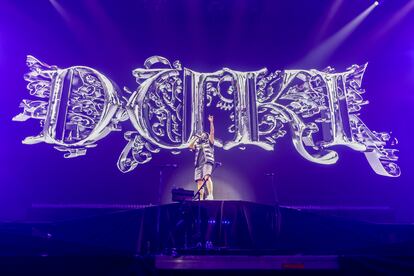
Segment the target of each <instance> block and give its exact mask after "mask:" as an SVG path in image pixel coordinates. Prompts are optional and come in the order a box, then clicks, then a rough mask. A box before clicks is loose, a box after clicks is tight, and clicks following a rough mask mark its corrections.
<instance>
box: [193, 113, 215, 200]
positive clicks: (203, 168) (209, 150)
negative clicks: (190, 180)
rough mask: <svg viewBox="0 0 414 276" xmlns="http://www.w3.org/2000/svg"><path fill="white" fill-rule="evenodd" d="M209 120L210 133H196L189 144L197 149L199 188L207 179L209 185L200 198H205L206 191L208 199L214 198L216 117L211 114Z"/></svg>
mask: <svg viewBox="0 0 414 276" xmlns="http://www.w3.org/2000/svg"><path fill="white" fill-rule="evenodd" d="M208 120H209V122H210V134H208V133H207V132H202V133H199V134H196V135H195V136H194V137H193V138H192V139H191V140H190V144H189V148H190V150H195V161H194V165H195V172H194V180H195V181H196V182H197V190H199V189H200V187H201V186H202V185H203V182H204V180H206V181H207V183H206V184H207V185H206V186H205V188H204V189H201V191H200V195H199V196H200V200H203V199H204V196H205V193H204V190H205V191H206V194H207V196H206V199H207V200H212V199H214V197H213V181H212V179H211V173H212V172H213V167H214V118H213V116H211V115H209V116H208Z"/></svg>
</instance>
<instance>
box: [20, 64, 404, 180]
mask: <svg viewBox="0 0 414 276" xmlns="http://www.w3.org/2000/svg"><path fill="white" fill-rule="evenodd" d="M27 65H28V67H29V69H30V71H29V73H27V74H26V75H25V80H27V81H28V85H27V88H28V90H29V92H30V94H31V95H32V96H35V97H37V98H39V99H36V100H23V101H22V103H21V107H22V108H23V112H22V113H20V114H19V115H17V116H15V117H14V118H13V120H16V121H25V120H27V119H29V118H35V119H40V120H41V126H42V128H43V130H42V131H41V132H40V134H39V135H37V136H31V137H27V138H26V139H24V140H23V143H24V144H35V143H39V142H46V143H49V144H53V145H55V148H56V149H58V150H60V151H65V152H66V154H65V155H64V156H65V157H66V158H71V157H76V156H80V155H84V154H85V153H86V150H87V149H88V148H91V147H94V146H96V142H97V141H98V140H100V139H102V138H104V137H105V136H106V135H108V134H109V133H110V132H111V131H120V130H121V127H120V124H122V122H124V121H126V120H130V121H131V122H132V125H133V127H134V130H133V131H126V132H125V133H124V137H125V139H126V141H127V144H126V146H125V148H124V150H123V151H122V153H121V154H120V157H119V159H118V168H119V169H120V170H121V171H122V172H129V171H131V170H133V169H134V168H136V167H137V165H138V164H143V163H146V162H149V161H150V160H151V158H152V155H153V154H155V153H157V152H159V151H160V150H161V149H164V150H168V151H170V152H172V153H173V154H178V153H180V151H181V150H183V149H185V148H186V147H187V146H188V143H189V140H190V138H191V137H192V136H193V135H194V134H196V133H198V132H200V131H203V129H204V118H205V113H206V110H207V109H214V110H215V112H217V114H219V118H220V124H223V125H222V126H223V127H225V129H226V130H227V133H226V134H227V137H225V135H224V134H223V135H222V137H217V140H218V141H219V142H218V143H217V144H216V146H218V147H221V148H223V149H224V150H230V149H232V148H234V147H239V148H243V147H245V146H246V145H255V146H258V147H260V148H262V149H264V150H274V147H275V144H276V142H277V140H278V139H279V138H282V137H284V136H286V135H287V133H289V132H290V134H291V136H292V141H293V145H294V147H295V148H296V150H297V152H298V153H299V154H300V155H302V156H303V157H304V158H306V159H307V160H309V161H312V162H315V163H319V164H334V163H335V162H336V161H337V160H338V154H337V152H335V151H334V150H332V147H333V146H337V145H343V146H347V147H349V148H351V149H353V150H356V151H360V152H363V153H364V154H365V156H366V158H367V160H368V162H369V164H370V165H371V167H372V169H373V170H374V171H375V172H376V173H377V174H380V175H385V176H394V177H397V176H399V175H400V168H399V167H398V165H397V164H396V163H395V161H397V159H398V157H397V156H396V152H397V150H396V149H389V148H388V147H389V144H392V143H391V137H390V135H389V134H388V133H385V132H375V131H371V130H370V129H369V128H368V127H367V126H366V125H365V124H364V123H363V121H362V120H361V118H360V115H359V112H360V111H361V107H362V106H363V105H364V104H367V101H365V100H364V99H363V98H362V94H363V93H364V92H365V91H364V90H363V89H362V88H361V82H362V78H363V75H364V72H365V69H366V66H367V65H366V64H365V65H362V66H358V65H353V66H351V67H350V68H348V69H347V71H345V72H340V73H337V72H335V71H334V70H333V69H332V68H327V69H325V70H323V71H318V70H276V71H269V70H268V69H266V68H263V69H261V70H258V71H248V72H241V71H235V70H231V69H228V68H224V69H222V70H219V71H216V72H211V73H203V72H196V71H193V70H191V69H188V68H185V67H182V65H181V63H180V62H179V61H175V62H174V63H172V64H171V63H170V62H169V61H168V60H167V59H165V58H163V57H160V56H153V57H150V58H148V59H147V60H146V61H145V63H144V68H138V69H135V70H133V75H134V77H135V78H136V81H137V84H138V87H137V88H136V89H135V91H130V90H129V89H127V88H124V90H125V93H121V92H122V91H121V90H120V89H119V88H118V87H117V85H116V84H114V83H113V82H112V81H111V80H110V79H109V78H108V77H106V76H105V75H103V74H102V73H100V72H98V71H97V70H95V69H93V68H89V67H85V66H73V67H70V68H66V69H60V68H58V67H56V66H49V65H47V64H45V63H42V62H40V61H39V60H37V59H36V58H34V57H32V56H28V57H27Z"/></svg>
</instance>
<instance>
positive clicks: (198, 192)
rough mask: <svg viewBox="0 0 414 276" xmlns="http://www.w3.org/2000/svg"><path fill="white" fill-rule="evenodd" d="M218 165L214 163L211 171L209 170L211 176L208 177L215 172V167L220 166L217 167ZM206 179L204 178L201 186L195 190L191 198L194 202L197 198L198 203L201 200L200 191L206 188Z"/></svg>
mask: <svg viewBox="0 0 414 276" xmlns="http://www.w3.org/2000/svg"><path fill="white" fill-rule="evenodd" d="M219 164H220V163H217V162H216V163H214V166H213V169H212V170H211V175H210V177H211V176H212V175H213V173H214V171H215V170H216V168H217V167H220V166H221V165H219ZM207 180H208V179H207V178H204V179H203V184H202V185H201V187H200V188H199V189H198V190H197V192H196V193H195V194H194V196H193V200H196V199H197V198H198V201H200V200H201V198H200V192H201V190H202V189H204V187H205V186H206V184H207Z"/></svg>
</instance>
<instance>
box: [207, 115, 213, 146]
mask: <svg viewBox="0 0 414 276" xmlns="http://www.w3.org/2000/svg"><path fill="white" fill-rule="evenodd" d="M208 120H209V121H210V135H209V137H208V139H209V140H210V143H212V144H214V117H213V116H211V115H209V116H208Z"/></svg>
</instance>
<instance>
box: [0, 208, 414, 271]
mask: <svg viewBox="0 0 414 276" xmlns="http://www.w3.org/2000/svg"><path fill="white" fill-rule="evenodd" d="M40 207H41V208H40ZM55 207H56V208H46V206H37V208H34V209H33V210H32V218H37V220H36V221H35V220H32V221H30V222H29V221H26V222H19V223H3V224H1V225H0V245H1V251H0V254H1V256H2V258H1V263H2V264H3V265H2V266H0V267H1V269H2V271H3V272H7V273H9V272H10V273H11V272H12V271H13V269H17V270H15V271H17V272H19V271H20V272H22V273H25V272H26V271H27V269H29V268H30V269H32V271H39V272H42V273H43V272H44V273H51V274H55V273H58V274H60V269H62V268H64V267H68V270H63V272H65V271H66V272H71V273H79V272H82V271H83V269H85V271H88V269H89V270H90V273H94V274H96V273H98V274H105V273H107V274H111V275H131V274H132V275H134V274H141V273H144V274H163V273H164V274H167V273H170V272H171V273H172V272H174V271H175V272H177V271H187V272H186V273H190V272H191V271H195V270H197V271H199V272H200V271H205V270H209V271H216V272H217V273H219V272H220V273H224V272H231V271H233V272H234V273H236V272H237V271H238V272H239V273H248V272H254V271H260V273H264V274H266V273H270V272H271V271H284V273H294V272H302V273H305V272H306V273H317V272H321V273H327V272H328V271H330V272H338V273H345V274H353V273H354V272H364V273H366V272H381V271H382V272H406V271H411V272H414V266H413V265H412V264H413V263H414V255H413V252H414V250H413V249H414V225H401V224H389V223H372V222H367V221H362V220H356V219H351V218H349V217H344V216H340V215H335V216H334V215H332V214H326V213H320V212H316V211H311V210H302V209H295V208H288V207H281V206H272V205H264V204H257V203H252V202H245V201H203V202H184V203H173V204H166V205H160V206H149V207H145V206H130V207H131V208H132V209H115V208H111V209H106V208H95V209H87V208H84V209H82V208H78V209H77V211H76V212H75V211H74V210H73V209H76V208H72V210H71V209H66V208H57V206H55ZM72 207H73V206H72ZM46 218H49V220H47V219H46ZM9 270H10V271H9ZM99 271H101V272H102V273H101V272H99ZM122 273H126V274H122ZM197 273H198V272H197ZM203 273H204V272H203ZM317 274H319V273H317ZM226 275H227V274H226ZM236 275H237V274H236Z"/></svg>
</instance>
